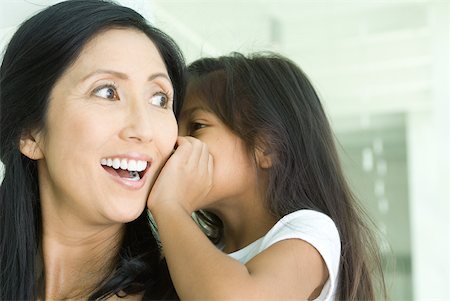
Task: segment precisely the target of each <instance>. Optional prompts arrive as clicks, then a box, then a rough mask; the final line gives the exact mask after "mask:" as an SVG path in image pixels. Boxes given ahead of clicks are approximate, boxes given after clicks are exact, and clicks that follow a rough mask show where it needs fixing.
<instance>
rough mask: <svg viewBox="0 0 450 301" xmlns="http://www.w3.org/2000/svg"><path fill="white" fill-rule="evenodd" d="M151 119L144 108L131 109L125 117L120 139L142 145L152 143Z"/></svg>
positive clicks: (152, 123)
mask: <svg viewBox="0 0 450 301" xmlns="http://www.w3.org/2000/svg"><path fill="white" fill-rule="evenodd" d="M152 119H153V118H152V116H151V112H149V110H147V109H146V108H140V107H134V108H131V109H130V110H129V112H128V113H127V116H126V117H125V122H124V125H123V128H122V129H121V131H120V137H121V138H122V139H124V140H129V141H136V142H142V143H145V142H150V141H152V140H153V131H154V123H155V122H154V121H153V120H152Z"/></svg>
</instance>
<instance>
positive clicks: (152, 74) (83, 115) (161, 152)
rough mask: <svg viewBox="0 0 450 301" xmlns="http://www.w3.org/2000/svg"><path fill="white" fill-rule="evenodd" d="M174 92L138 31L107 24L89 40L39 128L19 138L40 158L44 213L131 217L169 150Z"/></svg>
mask: <svg viewBox="0 0 450 301" xmlns="http://www.w3.org/2000/svg"><path fill="white" fill-rule="evenodd" d="M172 96H173V88H172V83H171V81H170V79H169V76H168V73H167V70H166V67H165V65H164V62H163V60H162V58H161V56H160V54H159V52H158V50H157V48H156V47H155V45H154V44H153V42H152V41H151V40H150V39H149V38H148V37H147V36H146V35H145V34H144V33H142V32H139V31H137V30H132V29H111V30H108V31H106V32H103V33H101V34H99V35H98V36H96V37H94V38H93V39H92V40H91V41H90V42H89V43H87V45H86V46H85V47H84V50H83V51H82V52H81V54H80V56H79V58H78V59H77V60H76V61H75V63H74V64H73V65H72V66H71V67H70V68H69V69H68V70H67V71H66V72H65V73H64V74H63V75H62V76H61V78H60V79H59V80H58V81H57V82H56V84H55V86H54V88H53V90H52V92H51V95H50V103H49V108H48V112H47V119H46V125H45V128H44V130H43V131H42V132H39V133H37V134H35V135H33V137H32V138H29V139H28V140H26V141H25V142H24V141H22V144H23V145H24V146H25V147H23V148H22V152H24V154H26V149H27V147H26V145H30V144H31V143H34V142H33V141H35V142H36V148H35V149H34V150H33V152H32V155H31V156H30V155H29V157H33V156H34V158H33V159H38V170H39V185H40V193H41V204H42V209H43V210H44V211H43V213H44V214H45V213H47V215H48V214H56V216H58V217H59V218H66V219H70V218H76V219H78V220H80V219H81V220H84V221H87V222H90V223H94V224H105V223H124V222H129V221H132V220H134V219H136V218H137V217H138V216H139V215H140V214H141V213H142V212H143V210H144V208H145V205H146V199H147V196H148V193H149V191H150V188H151V187H152V185H153V183H154V181H155V178H156V176H157V174H158V172H159V170H160V169H161V167H162V165H163V164H164V163H165V162H166V160H167V158H168V157H169V155H170V153H171V151H172V150H173V148H174V144H175V141H176V137H177V123H176V120H175V116H174V113H173V110H172V104H173V103H172V100H173V97H172ZM30 140H31V142H30ZM24 150H25V151H24ZM26 155H27V154H26Z"/></svg>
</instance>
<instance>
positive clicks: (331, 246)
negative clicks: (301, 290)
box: [260, 210, 341, 300]
mask: <svg viewBox="0 0 450 301" xmlns="http://www.w3.org/2000/svg"><path fill="white" fill-rule="evenodd" d="M295 238H297V239H301V240H304V241H306V242H308V243H309V244H311V245H312V246H313V247H314V248H315V249H316V250H317V251H318V252H319V253H320V255H321V256H322V258H323V260H324V261H325V264H326V266H327V268H328V273H329V277H328V281H327V282H326V284H325V285H324V287H323V289H322V292H321V294H320V296H319V297H318V298H317V299H316V300H333V299H334V292H335V290H336V283H337V276H338V270H339V260H340V256H341V242H340V238H339V232H338V230H337V228H336V225H335V223H334V222H333V220H332V219H331V218H330V217H328V216H327V215H325V214H323V213H320V212H318V211H314V210H299V211H296V212H293V213H291V214H288V215H286V216H285V217H283V218H282V219H281V220H279V221H278V222H277V223H276V224H275V226H274V227H273V228H272V229H271V230H270V231H269V232H268V233H267V235H266V236H265V237H264V240H263V242H262V244H261V250H260V251H262V250H264V249H267V248H268V247H270V246H271V245H273V244H275V243H277V242H279V241H282V240H285V239H295Z"/></svg>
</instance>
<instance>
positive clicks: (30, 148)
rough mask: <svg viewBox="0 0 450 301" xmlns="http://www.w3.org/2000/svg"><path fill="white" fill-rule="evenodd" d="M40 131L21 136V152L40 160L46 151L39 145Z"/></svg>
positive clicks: (32, 158)
mask: <svg viewBox="0 0 450 301" xmlns="http://www.w3.org/2000/svg"><path fill="white" fill-rule="evenodd" d="M39 138H40V134H39V133H34V134H32V133H28V134H24V135H22V137H21V138H20V152H21V153H22V154H24V155H25V156H27V157H28V158H30V159H31V160H39V159H42V158H43V157H44V153H43V152H42V150H41V148H40V147H39V143H38V141H39Z"/></svg>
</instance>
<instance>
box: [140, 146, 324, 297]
mask: <svg viewBox="0 0 450 301" xmlns="http://www.w3.org/2000/svg"><path fill="white" fill-rule="evenodd" d="M211 178H212V158H211V157H210V155H209V153H208V152H207V147H206V145H205V144H203V143H202V142H200V141H198V140H197V139H194V138H180V139H179V147H178V149H177V151H176V152H175V153H174V155H173V156H172V157H171V158H170V159H169V160H168V162H167V164H166V166H165V167H164V168H163V170H162V171H161V174H160V176H159V177H158V180H157V181H156V183H155V185H154V187H153V189H152V191H151V193H150V196H149V201H148V207H149V209H150V211H151V212H152V215H153V217H154V218H155V221H156V224H157V226H158V230H159V234H160V238H161V243H162V245H163V250H164V253H165V256H166V260H167V263H168V266H169V270H170V274H171V277H172V279H173V282H174V285H175V288H176V290H177V292H178V294H179V296H180V298H181V299H182V300H216V299H227V300H228V299H233V300H239V299H240V300H265V299H266V300H288V299H303V300H305V299H313V298H315V297H317V296H318V295H319V294H320V291H321V288H322V286H323V284H324V283H325V282H326V279H327V278H328V271H327V268H326V266H325V263H324V262H323V259H322V257H321V256H320V254H319V252H318V251H317V250H316V249H315V248H314V247H312V246H311V245H310V244H308V243H306V242H305V241H302V240H299V239H289V240H284V241H281V242H278V243H276V244H274V245H273V246H271V247H270V248H268V249H267V250H265V251H263V252H262V253H260V254H259V255H257V256H256V257H254V258H253V259H252V260H251V261H250V262H248V263H247V264H246V265H243V264H241V263H239V262H238V261H236V260H234V259H233V258H231V257H229V256H227V255H226V254H224V253H223V252H221V251H220V250H218V249H217V248H216V247H215V246H214V245H213V244H212V243H211V242H210V241H209V239H208V238H207V237H206V236H205V235H204V233H203V232H202V231H201V230H200V229H199V227H198V226H197V224H196V223H195V222H194V221H193V220H192V218H191V213H192V212H193V211H195V210H197V209H198V208H199V207H198V206H199V204H200V203H199V201H200V200H201V199H202V198H203V197H204V196H206V194H207V192H208V191H209V189H210V187H211Z"/></svg>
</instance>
